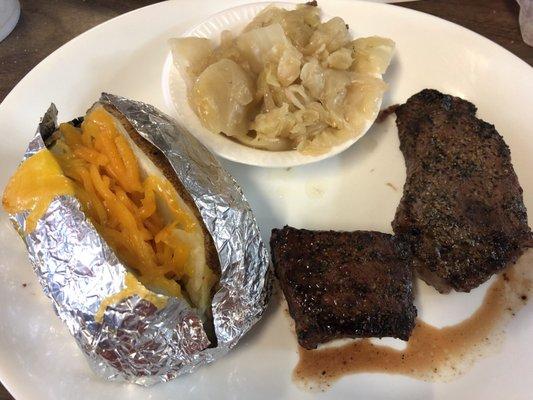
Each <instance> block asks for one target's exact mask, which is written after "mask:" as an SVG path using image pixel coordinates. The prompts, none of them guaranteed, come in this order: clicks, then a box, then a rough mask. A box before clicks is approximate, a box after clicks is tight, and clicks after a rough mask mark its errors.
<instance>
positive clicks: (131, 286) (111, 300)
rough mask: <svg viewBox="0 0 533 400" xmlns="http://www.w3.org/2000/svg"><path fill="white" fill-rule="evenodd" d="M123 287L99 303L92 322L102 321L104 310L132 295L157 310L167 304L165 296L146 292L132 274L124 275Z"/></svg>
mask: <svg viewBox="0 0 533 400" xmlns="http://www.w3.org/2000/svg"><path fill="white" fill-rule="evenodd" d="M124 286H125V287H124V289H122V290H121V291H120V292H118V293H115V294H114V295H111V296H109V297H107V298H105V299H104V300H103V301H102V302H101V303H100V306H99V307H98V311H97V312H96V314H95V316H94V320H95V321H96V322H102V320H103V319H104V313H105V310H106V309H107V307H108V306H111V305H113V304H117V303H120V302H121V301H122V300H124V299H127V298H128V297H131V296H134V295H137V296H139V297H141V298H143V299H145V300H148V301H149V302H150V303H152V304H153V305H154V306H156V307H157V308H162V307H164V306H166V304H167V297H166V296H161V295H160V294H155V293H154V292H151V291H149V290H147V289H146V288H145V287H144V286H143V285H142V284H141V283H140V282H139V281H138V280H137V278H136V277H135V275H133V274H132V273H129V272H128V273H127V274H126V277H125V278H124Z"/></svg>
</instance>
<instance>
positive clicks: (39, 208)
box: [2, 149, 74, 233]
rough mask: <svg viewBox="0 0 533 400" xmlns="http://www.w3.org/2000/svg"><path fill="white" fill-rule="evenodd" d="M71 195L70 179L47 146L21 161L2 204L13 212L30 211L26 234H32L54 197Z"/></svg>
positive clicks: (72, 190) (7, 187)
mask: <svg viewBox="0 0 533 400" xmlns="http://www.w3.org/2000/svg"><path fill="white" fill-rule="evenodd" d="M72 194H74V187H73V185H72V184H71V181H70V180H69V179H68V178H66V177H65V176H64V175H63V172H62V171H61V167H60V166H59V164H58V163H57V161H56V159H55V158H54V156H53V155H52V154H51V153H50V152H49V151H48V150H46V149H44V150H41V151H39V152H37V153H36V154H34V155H33V156H31V157H29V158H28V159H26V160H25V161H23V162H22V164H20V166H19V167H18V169H17V171H16V172H15V174H14V175H13V176H12V177H11V179H10V180H9V182H8V184H7V186H6V188H5V190H4V195H3V198H2V206H3V207H4V210H6V211H7V212H8V213H10V214H18V213H20V212H22V211H29V212H30V213H29V215H28V217H27V218H26V226H25V233H31V232H32V231H33V230H35V227H36V226H37V221H38V220H39V219H40V218H41V217H42V215H43V214H44V213H45V211H46V210H47V209H48V206H49V205H50V203H51V202H52V200H53V199H54V198H55V197H57V196H60V195H72Z"/></svg>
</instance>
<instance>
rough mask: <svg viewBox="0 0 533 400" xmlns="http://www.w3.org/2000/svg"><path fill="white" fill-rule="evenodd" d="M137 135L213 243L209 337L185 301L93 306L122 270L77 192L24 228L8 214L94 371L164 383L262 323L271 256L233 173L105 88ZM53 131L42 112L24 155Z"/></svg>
mask: <svg viewBox="0 0 533 400" xmlns="http://www.w3.org/2000/svg"><path fill="white" fill-rule="evenodd" d="M99 102H100V103H102V104H108V105H112V106H114V107H115V108H116V109H118V110H119V111H120V112H121V113H122V114H124V116H125V117H126V118H127V119H128V120H129V122H130V123H131V124H132V125H133V126H134V127H135V129H136V130H137V132H138V133H139V134H141V135H142V136H143V137H144V138H145V139H147V140H148V141H149V142H151V143H152V144H153V145H154V146H156V147H157V148H159V150H161V151H162V152H163V154H164V155H165V156H166V157H167V158H168V160H169V161H170V163H171V164H172V166H173V168H174V170H175V172H176V174H177V176H178V177H179V179H180V180H181V182H182V183H183V185H184V186H185V188H186V189H187V190H188V192H189V193H190V195H191V196H192V198H193V200H194V202H195V203H196V206H197V208H198V210H199V211H200V214H201V216H202V218H203V220H204V222H205V225H206V227H207V229H208V230H209V232H210V233H211V236H212V237H213V241H214V244H215V246H216V248H217V250H218V254H219V259H220V266H221V277H220V287H219V290H218V291H217V292H216V293H215V295H214V298H213V301H212V312H213V325H214V332H215V335H216V344H214V343H211V342H210V340H209V338H208V335H207V334H206V331H205V330H204V326H203V324H202V320H201V319H200V317H199V315H198V314H197V312H196V310H195V309H194V308H191V307H190V306H189V304H188V303H187V302H186V301H185V300H183V299H176V298H170V299H169V300H168V302H167V305H166V306H165V307H164V308H161V309H159V310H158V309H157V308H156V307H155V306H154V305H153V304H152V303H150V302H149V301H147V300H144V299H141V298H139V297H138V296H133V297H130V298H128V299H125V300H123V301H121V302H119V303H118V304H116V305H114V306H110V307H108V308H107V311H106V313H105V315H104V319H103V321H102V323H97V322H95V318H94V317H95V314H96V312H97V310H98V307H99V305H100V303H101V302H102V301H103V300H104V299H105V298H107V297H108V296H110V295H113V294H115V293H117V292H119V291H120V290H122V289H123V288H124V287H125V284H124V277H125V275H126V273H127V269H126V267H125V266H124V265H123V264H121V262H120V261H119V260H118V258H117V257H116V255H115V254H114V252H113V251H112V250H111V249H110V248H109V246H108V245H107V244H106V243H105V241H104V240H103V239H102V238H101V237H100V235H99V234H98V233H97V231H96V230H95V228H94V226H93V225H92V224H91V222H90V221H89V220H88V219H87V218H86V217H85V215H84V213H83V212H82V211H81V209H80V204H79V202H78V201H77V200H76V198H74V197H71V196H59V197H57V198H56V199H54V200H53V201H52V203H51V204H50V206H49V208H48V210H47V211H46V213H45V214H44V216H43V217H42V218H41V219H40V220H39V222H38V224H37V228H36V229H35V230H34V231H33V232H32V233H31V234H28V235H26V234H24V226H25V220H26V217H27V215H28V213H27V212H25V213H20V214H17V215H12V216H11V219H12V221H13V223H14V225H15V227H16V229H17V230H18V232H19V234H20V235H21V236H22V238H23V239H24V241H25V243H26V246H27V248H28V252H29V258H30V261H31V262H32V264H33V267H34V270H35V272H36V274H37V276H38V278H39V280H40V282H41V285H42V287H43V289H44V292H45V293H46V295H47V296H48V297H50V299H51V300H52V303H53V305H54V309H55V311H56V313H57V314H58V315H59V317H60V318H61V319H62V320H63V321H64V322H65V323H66V324H67V326H68V329H69V330H70V332H71V334H72V335H73V336H74V337H75V338H76V341H77V343H78V345H79V347H80V348H81V349H82V351H83V353H84V354H85V355H86V356H87V358H88V360H89V363H90V364H91V366H92V368H93V369H94V370H95V371H96V372H97V373H98V374H100V375H101V376H103V377H105V378H107V379H112V380H115V379H116V380H126V381H130V382H134V383H137V384H140V385H146V386H147V385H151V384H154V383H157V382H161V381H168V380H170V379H173V378H175V377H176V376H178V375H181V374H184V373H189V372H192V371H194V370H195V369H196V368H197V367H199V366H201V365H204V364H208V363H210V362H213V361H215V360H216V359H217V358H219V357H221V356H222V355H224V354H225V353H226V352H227V351H228V350H230V349H231V348H232V347H233V346H235V345H236V343H237V342H238V341H239V339H240V338H241V337H242V336H243V335H244V334H245V333H246V332H247V331H248V330H249V329H250V327H251V326H252V325H253V324H254V323H255V322H257V321H258V320H259V318H260V317H261V315H262V313H263V311H264V309H265V308H266V305H267V302H268V297H269V294H270V291H271V270H270V266H269V255H268V251H267V249H266V248H265V245H264V243H263V241H262V239H261V234H260V232H259V229H258V227H257V224H256V221H255V219H254V216H253V214H252V211H251V209H250V206H249V205H248V202H247V201H246V199H245V198H244V196H243V193H242V191H241V189H240V188H239V186H238V185H237V184H236V182H235V180H234V179H233V178H232V177H231V176H230V175H229V174H228V173H227V172H226V171H225V170H224V169H223V168H222V167H221V165H220V164H219V162H218V161H217V160H216V159H215V157H214V156H213V155H212V154H211V153H210V152H209V151H208V150H207V149H206V148H205V147H204V146H203V145H202V144H201V143H200V142H198V141H197V140H196V139H195V138H194V137H192V136H191V135H190V134H189V133H187V132H186V131H185V130H184V129H182V128H181V127H180V126H179V125H178V124H177V123H176V121H174V120H172V119H171V118H170V117H168V116H167V115H165V114H163V113H162V112H160V111H159V110H157V109H156V108H154V107H152V106H150V105H147V104H144V103H140V102H135V101H132V100H128V99H125V98H122V97H118V96H114V95H110V94H102V96H101V98H100V101H99ZM56 128H57V109H56V108H55V106H54V105H52V106H51V107H50V108H49V110H48V111H47V112H46V114H45V116H44V117H43V119H42V121H41V123H40V124H39V128H38V130H37V134H36V136H35V138H34V139H33V140H32V142H31V143H30V144H29V147H28V149H27V151H26V154H25V156H24V158H28V157H30V156H31V155H32V154H34V153H36V152H37V151H39V150H41V149H43V148H44V147H45V144H44V143H45V141H46V139H47V138H48V137H49V136H50V135H51V134H52V133H53V132H54V131H55V130H56Z"/></svg>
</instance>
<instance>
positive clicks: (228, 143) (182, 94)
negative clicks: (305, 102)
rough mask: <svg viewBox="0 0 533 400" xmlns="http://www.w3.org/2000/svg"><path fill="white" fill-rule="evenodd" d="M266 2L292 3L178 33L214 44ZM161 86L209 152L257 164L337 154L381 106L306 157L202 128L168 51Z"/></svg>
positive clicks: (242, 10)
mask: <svg viewBox="0 0 533 400" xmlns="http://www.w3.org/2000/svg"><path fill="white" fill-rule="evenodd" d="M269 4H273V5H276V6H278V7H284V8H286V9H292V8H294V4H291V3H282V2H271V3H265V2H262V3H252V4H244V5H241V6H237V7H233V8H230V9H227V10H224V11H222V12H219V13H216V14H214V15H211V16H210V17H208V18H207V19H205V20H204V21H202V22H201V23H200V24H198V25H196V26H194V27H192V28H191V29H188V30H187V31H185V32H183V33H182V34H181V35H179V36H180V37H188V36H194V37H201V38H207V39H211V40H212V41H213V42H214V43H217V44H218V43H220V34H221V33H222V31H224V30H230V31H231V32H232V33H233V34H234V35H237V34H239V33H240V32H241V31H242V30H243V29H244V27H245V26H246V25H247V24H248V23H249V22H250V21H251V20H252V19H253V18H254V17H255V16H256V15H257V14H258V13H259V12H260V11H261V10H263V9H264V8H265V7H266V6H267V5H269ZM330 18H331V16H329V15H326V14H324V13H323V12H322V14H321V20H322V21H327V20H328V19H330ZM350 33H351V34H352V37H354V38H357V37H360V36H361V35H359V32H358V31H357V28H356V29H352V30H351V32H350ZM376 77H379V78H381V75H380V74H377V75H376ZM162 85H163V96H164V97H165V104H166V106H167V107H168V108H170V109H172V108H174V110H175V117H176V118H177V119H178V120H179V121H180V123H181V124H182V125H183V126H184V127H185V128H187V129H188V130H189V132H191V133H192V134H193V135H194V136H196V137H197V138H198V140H200V141H201V142H202V143H203V144H204V145H205V146H207V147H208V148H209V149H211V151H213V152H214V153H216V154H218V155H219V156H221V157H224V158H226V159H228V160H231V161H236V162H240V163H243V164H249V165H257V166H260V167H278V168H281V167H294V166H297V165H304V164H309V163H312V162H317V161H320V160H324V159H326V158H329V157H332V156H334V155H337V154H339V153H340V152H342V151H344V150H346V149H347V148H348V147H350V146H351V145H352V144H354V143H355V142H356V141H358V140H359V139H361V138H362V137H363V135H364V134H365V133H366V132H367V131H368V129H369V128H370V127H371V126H372V124H373V123H374V120H375V119H376V117H377V114H378V112H379V106H380V105H381V102H380V103H379V104H378V106H377V109H376V112H375V113H374V115H372V116H371V117H370V118H368V119H367V120H366V121H365V125H364V127H363V129H362V130H361V132H360V133H359V135H358V136H356V137H354V138H353V139H350V140H347V141H346V142H344V143H341V144H339V145H337V146H333V147H332V148H331V150H330V151H328V152H327V153H324V154H321V155H319V156H310V155H305V154H302V153H300V152H298V151H296V150H292V151H268V150H261V149H254V148H252V147H249V146H245V145H243V144H241V143H238V142H236V141H234V140H231V139H229V138H228V137H226V136H224V135H221V134H218V135H217V134H213V132H210V131H209V130H207V129H206V128H204V127H203V126H202V123H201V122H200V120H199V119H198V117H197V116H196V114H195V112H194V111H193V110H192V108H191V107H190V105H189V101H188V99H187V85H186V83H185V80H184V79H183V77H182V76H181V74H180V72H179V71H178V69H177V68H176V67H174V64H173V62H172V54H171V53H170V51H169V54H168V56H167V59H166V61H165V65H164V67H163V81H162Z"/></svg>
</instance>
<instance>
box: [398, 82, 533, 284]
mask: <svg viewBox="0 0 533 400" xmlns="http://www.w3.org/2000/svg"><path fill="white" fill-rule="evenodd" d="M475 115H476V107H475V106H474V105H473V104H472V103H469V102H468V101H466V100H462V99H460V98H458V97H452V96H449V95H445V94H442V93H440V92H438V91H436V90H428V89H426V90H423V91H421V92H420V93H418V94H415V95H414V96H412V97H411V98H410V99H409V100H407V103H405V104H403V105H401V106H399V107H398V108H397V109H396V116H397V119H396V124H397V126H398V134H399V136H400V149H401V151H402V153H403V155H404V158H405V164H406V166H407V180H406V182H405V186H404V189H403V197H402V200H401V202H400V205H399V206H398V209H397V210H396V216H395V218H394V221H393V222H392V227H393V229H394V233H395V234H396V235H397V236H398V238H399V239H400V240H402V241H405V242H407V243H408V244H409V245H410V250H411V252H412V254H413V258H412V263H413V266H414V268H415V270H416V271H417V273H418V274H419V275H420V277H421V278H422V279H423V280H425V281H426V282H427V283H428V284H430V285H433V286H434V287H435V288H436V289H437V290H439V291H440V292H442V293H444V292H448V291H450V289H452V288H453V289H455V290H457V291H461V292H469V291H470V290H472V289H474V288H475V287H477V286H479V285H480V284H481V283H483V282H485V281H486V280H487V279H489V278H490V277H491V276H492V275H493V274H494V273H497V272H499V271H501V270H502V269H504V268H505V267H507V266H508V265H510V264H513V263H514V262H516V260H517V259H518V257H519V256H520V255H521V254H522V253H523V251H524V249H525V248H526V247H529V246H531V245H532V236H531V230H530V228H529V227H528V224H527V213H526V208H525V206H524V202H523V199H522V188H521V187H520V185H519V183H518V178H517V177H516V174H515V172H514V170H513V166H512V164H511V153H510V151H509V148H508V147H507V145H506V144H505V142H504V140H503V138H502V137H501V136H500V135H499V134H498V132H497V131H496V129H495V128H494V126H493V125H491V124H488V123H486V122H484V121H482V120H480V119H478V118H476V116H475Z"/></svg>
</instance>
